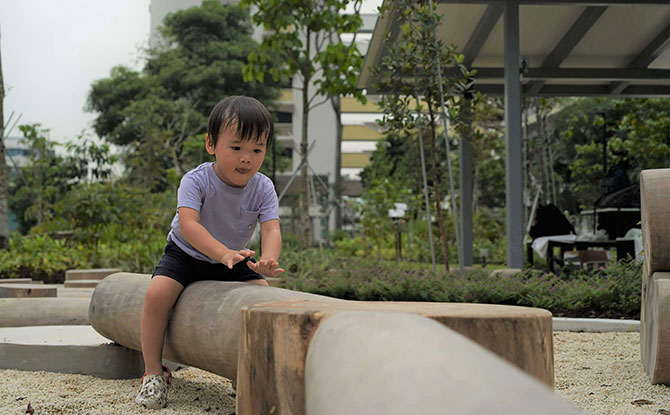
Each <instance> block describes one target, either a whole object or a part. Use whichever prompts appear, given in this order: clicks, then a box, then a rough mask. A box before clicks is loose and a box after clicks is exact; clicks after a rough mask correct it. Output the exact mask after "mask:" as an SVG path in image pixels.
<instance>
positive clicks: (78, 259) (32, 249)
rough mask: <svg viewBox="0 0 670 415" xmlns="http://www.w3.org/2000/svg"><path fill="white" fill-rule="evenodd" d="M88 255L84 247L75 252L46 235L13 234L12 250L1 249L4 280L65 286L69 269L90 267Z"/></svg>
mask: <svg viewBox="0 0 670 415" xmlns="http://www.w3.org/2000/svg"><path fill="white" fill-rule="evenodd" d="M87 255H88V252H86V250H84V249H82V248H81V247H78V248H75V249H72V248H70V247H68V246H67V245H66V243H65V241H63V240H58V239H53V238H51V237H49V236H46V235H28V236H20V235H18V234H13V235H12V237H11V238H10V240H9V250H0V278H31V279H34V280H41V281H44V282H45V283H52V284H54V283H62V282H63V281H64V280H65V271H66V270H68V269H72V268H83V267H84V266H85V265H86V257H87Z"/></svg>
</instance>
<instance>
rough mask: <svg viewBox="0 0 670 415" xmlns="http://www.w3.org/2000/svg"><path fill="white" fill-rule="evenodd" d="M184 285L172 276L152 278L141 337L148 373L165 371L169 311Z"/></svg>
mask: <svg viewBox="0 0 670 415" xmlns="http://www.w3.org/2000/svg"><path fill="white" fill-rule="evenodd" d="M183 290H184V286H183V285H181V284H180V283H178V282H177V281H175V280H173V279H172V278H168V277H164V276H161V275H157V276H155V277H153V278H152V279H151V282H150V283H149V288H148V289H147V293H146V296H145V297H144V307H143V308H142V325H141V333H140V338H141V341H142V356H143V357H144V366H145V370H146V374H147V375H159V374H162V373H163V366H162V356H163V341H164V338H165V329H166V328H167V323H168V313H169V311H170V309H171V308H172V306H174V303H175V302H176V301H177V298H178V297H179V294H181V292H182V291H183Z"/></svg>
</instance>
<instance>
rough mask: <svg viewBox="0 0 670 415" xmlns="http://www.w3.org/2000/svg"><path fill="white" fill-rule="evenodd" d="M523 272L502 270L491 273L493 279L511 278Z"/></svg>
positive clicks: (512, 269)
mask: <svg viewBox="0 0 670 415" xmlns="http://www.w3.org/2000/svg"><path fill="white" fill-rule="evenodd" d="M520 272H521V268H500V269H494V270H493V271H491V276H492V277H504V278H509V277H511V276H513V275H516V274H518V273H520Z"/></svg>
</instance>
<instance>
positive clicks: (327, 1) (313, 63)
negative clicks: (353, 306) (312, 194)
mask: <svg viewBox="0 0 670 415" xmlns="http://www.w3.org/2000/svg"><path fill="white" fill-rule="evenodd" d="M360 3H361V0H290V1H286V0H242V1H241V2H240V4H242V5H244V6H255V8H256V9H257V11H256V13H255V14H254V16H253V19H254V22H256V23H257V24H260V25H263V26H264V27H266V28H268V29H270V30H271V31H272V32H271V34H269V35H268V36H266V37H265V38H264V39H263V43H261V47H260V49H259V51H258V52H254V53H251V54H250V55H249V64H248V65H247V66H246V67H245V80H252V79H256V80H258V81H260V82H263V80H264V79H265V73H269V74H270V76H271V77H272V78H273V79H274V80H275V81H280V80H282V79H287V78H290V77H291V76H293V75H295V76H297V77H298V84H299V85H300V86H299V87H298V88H297V89H299V90H300V92H301V100H302V129H301V130H302V135H301V137H300V147H299V152H300V166H301V171H300V177H301V182H300V202H299V206H300V222H299V223H300V226H301V227H300V232H299V233H300V240H301V242H302V244H303V245H305V246H306V245H308V244H309V243H310V240H311V220H310V217H309V191H308V168H309V165H308V146H309V142H308V140H309V130H308V126H309V114H310V111H311V110H312V109H314V108H315V107H316V106H318V105H321V104H323V103H324V102H325V100H327V99H331V104H332V105H333V109H334V110H335V112H336V115H337V117H336V118H337V120H338V121H337V122H338V123H339V122H340V121H339V119H340V118H339V96H340V95H347V94H349V95H353V96H355V97H356V98H358V99H360V100H364V97H363V94H362V91H359V90H356V81H357V79H358V74H359V71H360V68H361V66H362V63H363V60H362V57H361V54H360V52H359V51H358V48H357V46H356V44H355V42H351V43H350V44H345V43H344V42H343V41H342V37H341V35H342V34H343V33H356V32H357V31H358V29H359V28H360V27H361V25H362V19H361V17H360V15H359V14H358V13H354V14H344V13H343V11H344V10H345V8H346V7H347V6H348V5H349V4H353V5H354V8H355V10H360ZM275 62H282V63H284V65H281V66H277V65H276V63H275ZM336 128H337V136H338V137H339V139H341V134H342V128H341V124H337V125H336ZM338 144H339V141H338ZM339 168H340V166H339V165H336V166H335V169H336V171H337V170H339ZM336 185H337V184H336ZM336 203H338V202H337V201H336Z"/></svg>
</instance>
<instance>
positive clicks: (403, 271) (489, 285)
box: [282, 254, 642, 319]
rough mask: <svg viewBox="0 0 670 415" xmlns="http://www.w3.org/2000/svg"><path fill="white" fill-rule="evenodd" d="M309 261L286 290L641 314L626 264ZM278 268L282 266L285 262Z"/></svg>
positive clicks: (636, 279) (558, 312)
mask: <svg viewBox="0 0 670 415" xmlns="http://www.w3.org/2000/svg"><path fill="white" fill-rule="evenodd" d="M289 262H291V261H289ZM308 263H309V265H312V266H307V269H308V271H307V272H305V271H303V268H301V267H299V266H296V267H295V268H294V269H290V266H289V269H287V272H286V274H285V275H284V276H283V277H282V278H283V279H284V280H285V283H284V286H285V287H286V288H289V289H294V290H299V291H306V292H311V293H315V294H321V295H327V296H331V297H336V298H342V299H347V300H365V301H437V302H456V303H462V302H467V303H488V304H506V305H518V306H528V307H538V308H544V309H547V310H549V311H551V312H552V313H553V314H554V316H565V317H601V318H632V319H638V318H639V313H640V287H641V275H642V273H641V266H640V265H639V264H635V263H630V262H628V263H621V264H614V265H612V266H610V267H609V268H607V269H604V270H597V271H595V272H590V273H587V272H581V273H577V274H573V275H571V276H556V275H554V274H545V273H542V272H538V271H535V270H527V271H524V272H520V273H518V274H515V275H511V276H502V275H498V276H492V275H490V274H489V272H488V271H486V270H483V269H478V270H474V271H468V272H465V273H464V274H463V275H459V274H457V273H453V272H452V273H444V272H438V273H435V274H434V273H432V271H430V270H428V267H425V268H424V269H421V268H418V267H417V266H410V265H409V264H406V263H396V262H387V261H380V260H374V259H365V258H355V257H354V258H347V259H343V258H338V257H334V256H332V255H331V256H328V255H327V254H321V256H320V257H318V258H316V257H315V258H313V260H312V261H308ZM315 263H316V266H314V265H315ZM282 264H283V265H285V264H286V259H283V260H282ZM305 265H308V264H304V265H303V266H305ZM415 265H416V264H415Z"/></svg>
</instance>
